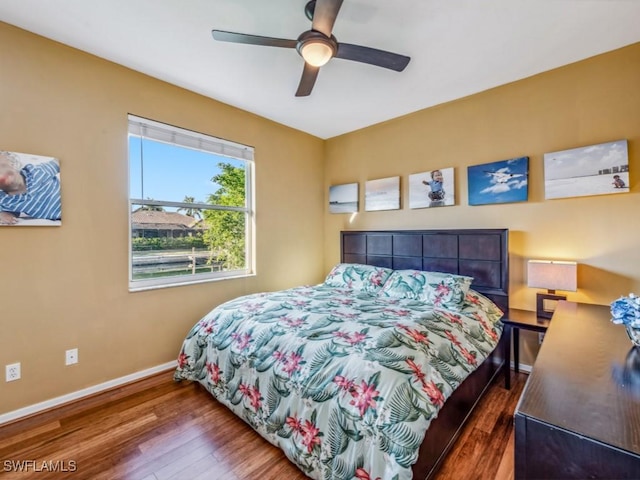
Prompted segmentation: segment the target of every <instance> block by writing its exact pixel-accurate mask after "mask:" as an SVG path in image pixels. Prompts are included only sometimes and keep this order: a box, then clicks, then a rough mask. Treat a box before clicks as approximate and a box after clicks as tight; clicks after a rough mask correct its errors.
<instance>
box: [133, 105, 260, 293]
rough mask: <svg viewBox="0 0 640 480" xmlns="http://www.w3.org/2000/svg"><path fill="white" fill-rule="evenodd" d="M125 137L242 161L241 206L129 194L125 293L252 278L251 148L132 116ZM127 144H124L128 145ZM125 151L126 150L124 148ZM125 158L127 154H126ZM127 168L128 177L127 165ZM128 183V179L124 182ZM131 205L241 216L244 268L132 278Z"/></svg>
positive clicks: (253, 257) (253, 210)
mask: <svg viewBox="0 0 640 480" xmlns="http://www.w3.org/2000/svg"><path fill="white" fill-rule="evenodd" d="M128 119H129V128H128V137H130V136H138V137H140V138H142V139H151V140H155V141H158V142H163V143H167V144H170V145H176V146H180V147H184V148H190V149H195V150H200V151H203V152H207V153H213V154H215V155H218V156H224V157H229V158H232V159H234V160H242V161H244V162H245V165H246V168H245V206H244V207H229V206H224V205H211V204H208V203H205V204H202V203H182V202H173V201H164V200H149V199H146V200H145V199H142V198H131V192H129V291H131V292H135V291H142V290H150V289H156V288H166V287H174V286H180V285H189V284H197V283H203V282H211V281H216V280H223V279H228V278H238V277H247V276H252V275H255V203H254V198H255V196H254V188H255V186H254V181H253V178H254V168H255V165H254V149H253V147H250V146H247V145H242V144H239V143H235V142H231V141H229V140H223V139H220V138H216V137H213V136H210V135H205V134H202V133H198V132H194V131H192V130H187V129H184V128H180V127H175V126H173V125H168V124H164V123H160V122H156V121H154V120H149V119H146V118H143V117H138V116H135V115H131V114H129V115H128ZM128 143H129V142H127V145H128ZM127 152H128V147H127ZM128 158H130V153H129V152H128ZM127 165H128V171H127V173H128V175H130V172H131V165H129V162H127ZM128 180H130V179H128ZM127 183H128V184H129V185H130V182H127ZM133 205H149V206H160V207H179V208H180V207H182V208H201V209H207V210H227V211H235V212H243V213H245V215H246V216H245V218H246V222H245V259H246V268H244V269H238V270H229V271H221V272H210V273H198V274H196V275H193V276H191V275H176V276H169V277H159V278H153V279H140V280H134V279H133V242H132V238H133V235H132V234H133V232H132V221H131V214H132V207H133Z"/></svg>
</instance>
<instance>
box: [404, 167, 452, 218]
mask: <svg viewBox="0 0 640 480" xmlns="http://www.w3.org/2000/svg"><path fill="white" fill-rule="evenodd" d="M449 205H455V192H454V171H453V168H443V169H438V170H431V171H430V172H422V173H415V174H413V175H409V208H429V207H444V206H449Z"/></svg>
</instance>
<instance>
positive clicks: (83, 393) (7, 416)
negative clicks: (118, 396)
mask: <svg viewBox="0 0 640 480" xmlns="http://www.w3.org/2000/svg"><path fill="white" fill-rule="evenodd" d="M177 366H178V362H177V361H176V360H173V361H171V362H167V363H163V364H162V365H156V366H155V367H151V368H147V369H146V370H141V371H139V372H135V373H132V374H130V375H125V376H124V377H120V378H115V379H113V380H109V381H108V382H104V383H100V384H98V385H94V386H92V387H88V388H83V389H82V390H78V391H76V392H71V393H68V394H66V395H62V396H60V397H55V398H52V399H50V400H45V401H44V402H40V403H36V404H34V405H29V406H28V407H24V408H19V409H18V410H13V411H11V412H8V413H3V414H1V415H0V426H1V425H3V424H5V423H8V422H13V421H15V420H18V419H20V418H22V417H26V416H29V415H33V414H34V413H39V412H42V411H44V410H48V409H50V408H53V407H59V406H60V405H63V404H65V403H69V402H72V401H74V400H79V399H81V398H84V397H88V396H89V395H94V394H96V393H100V392H103V391H105V390H109V389H111V388H114V387H119V386H121V385H124V384H125V383H130V382H135V381H136V380H141V379H143V378H145V377H150V376H151V375H155V374H156V373H160V372H163V371H165V370H171V369H172V368H176V367H177Z"/></svg>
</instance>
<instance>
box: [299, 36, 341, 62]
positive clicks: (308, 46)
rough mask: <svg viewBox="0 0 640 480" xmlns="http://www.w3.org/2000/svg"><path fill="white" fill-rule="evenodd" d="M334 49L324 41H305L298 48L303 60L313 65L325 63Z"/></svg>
mask: <svg viewBox="0 0 640 480" xmlns="http://www.w3.org/2000/svg"><path fill="white" fill-rule="evenodd" d="M334 53H335V52H334V49H333V48H331V45H329V44H327V43H325V42H314V41H309V42H306V43H305V44H304V45H302V47H301V48H300V55H302V58H304V61H305V62H307V63H308V64H309V65H313V66H314V67H322V66H323V65H325V64H326V63H327V62H328V61H329V60H331V57H333V55H334Z"/></svg>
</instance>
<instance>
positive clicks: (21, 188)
mask: <svg viewBox="0 0 640 480" xmlns="http://www.w3.org/2000/svg"><path fill="white" fill-rule="evenodd" d="M61 224H62V202H61V199H60V162H59V161H58V160H57V159H56V158H53V157H45V156H40V155H31V154H27V153H17V152H8V151H4V150H0V226H59V225H61Z"/></svg>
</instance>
